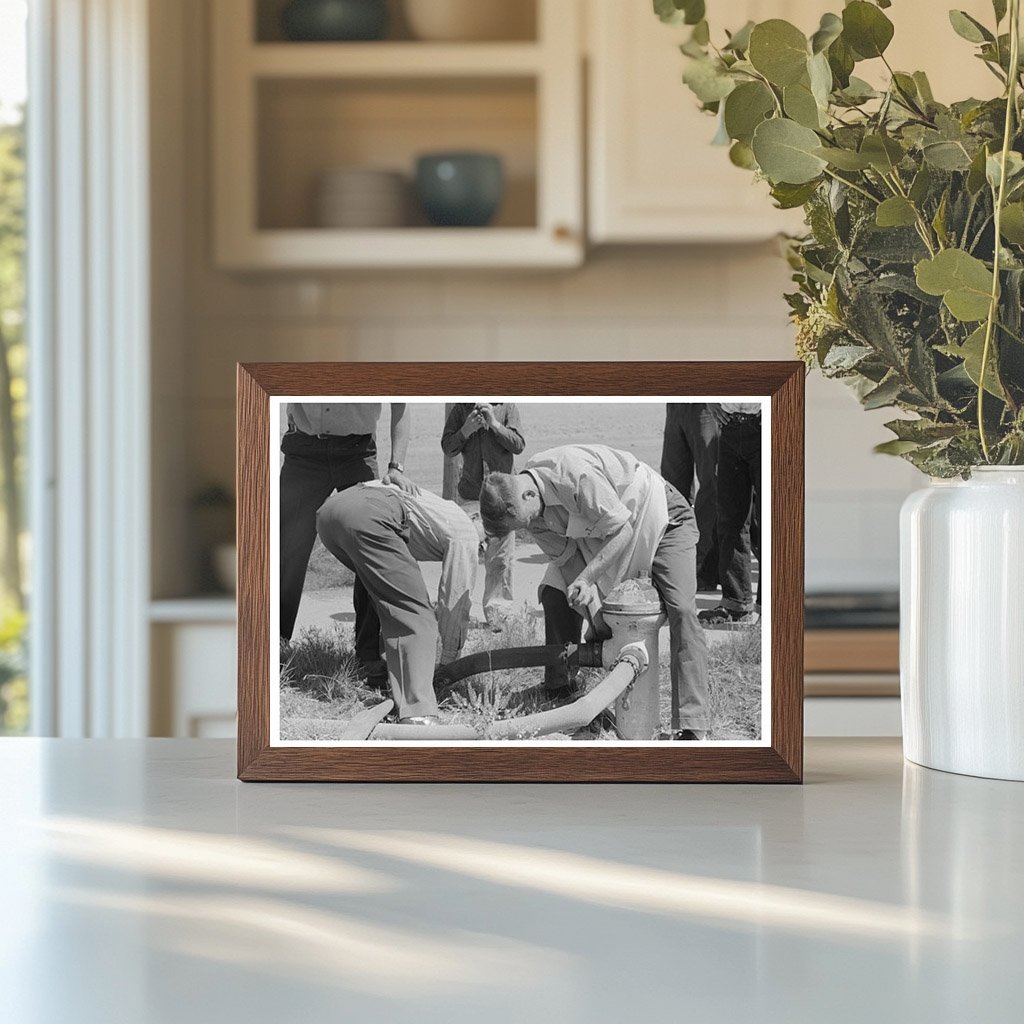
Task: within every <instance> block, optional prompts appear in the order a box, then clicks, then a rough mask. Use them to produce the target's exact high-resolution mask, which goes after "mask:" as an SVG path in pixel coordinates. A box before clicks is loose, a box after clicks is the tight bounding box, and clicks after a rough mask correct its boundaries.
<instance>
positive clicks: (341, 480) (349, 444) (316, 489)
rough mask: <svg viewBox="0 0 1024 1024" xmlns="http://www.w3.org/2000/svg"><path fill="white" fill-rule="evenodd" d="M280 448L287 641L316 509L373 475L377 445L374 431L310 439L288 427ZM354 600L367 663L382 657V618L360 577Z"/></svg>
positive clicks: (313, 531) (299, 595) (358, 637)
mask: <svg viewBox="0 0 1024 1024" xmlns="http://www.w3.org/2000/svg"><path fill="white" fill-rule="evenodd" d="M281 451H282V452H283V453H284V465H283V466H282V467H281V584H280V586H281V636H282V637H283V638H284V639H286V640H290V639H291V636H292V633H293V631H294V629H295V619H296V616H297V615H298V614H299V602H300V601H301V600H302V587H303V584H304V583H305V581H306V569H307V567H308V566H309V556H310V553H311V552H312V550H313V543H314V541H315V540H316V513H317V510H318V509H319V508H320V506H321V505H322V504H323V503H324V502H325V501H326V500H327V499H328V498H329V497H330V496H331V495H332V494H333V493H334V492H335V491H344V490H345V489H346V488H348V487H352V486H354V485H355V484H358V483H366V482H367V481H369V480H376V479H377V443H376V441H375V439H374V437H373V435H372V434H358V435H357V434H353V435H349V436H346V437H335V436H331V435H327V436H324V437H314V436H313V435H311V434H304V433H302V431H300V430H290V431H288V433H287V434H285V435H284V437H283V438H282V440H281ZM352 603H353V604H354V605H355V613H356V630H355V632H356V656H357V657H358V658H359V660H360V662H362V663H363V664H364V665H366V664H370V663H371V662H375V661H378V660H379V658H380V622H379V621H378V619H377V613H376V612H375V611H374V609H373V605H372V604H371V602H370V598H369V596H368V595H367V593H366V588H365V587H364V586H363V584H362V583H361V582H360V580H359V579H358V577H357V578H356V581H355V585H354V587H353V590H352Z"/></svg>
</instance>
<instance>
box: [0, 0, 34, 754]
mask: <svg viewBox="0 0 1024 1024" xmlns="http://www.w3.org/2000/svg"><path fill="white" fill-rule="evenodd" d="M26 15H27V3H26V0H0V734H11V733H21V732H25V731H26V730H27V728H28V724H29V702H28V678H27V660H28V659H27V654H26V636H27V594H26V579H27V566H26V561H27V559H28V557H29V546H28V537H27V531H26V526H25V522H26V517H25V507H26V502H25V470H26V465H25V425H26V418H27V411H28V407H27V406H28V392H27V387H26V371H27V362H28V359H27V350H26V344H25V273H24V269H25V105H26V33H25V21H26Z"/></svg>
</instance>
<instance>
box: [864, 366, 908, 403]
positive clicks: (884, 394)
mask: <svg viewBox="0 0 1024 1024" xmlns="http://www.w3.org/2000/svg"><path fill="white" fill-rule="evenodd" d="M901 390H902V385H901V382H900V378H899V377H898V376H897V375H896V374H893V375H892V376H891V377H887V378H886V379H885V380H884V381H882V383H881V384H879V385H878V387H876V388H875V389H874V390H872V391H869V392H868V393H867V394H866V395H865V396H864V397H863V398H862V399H861V400H860V401H861V405H863V406H864V408H865V409H869V410H870V409H882V408H884V407H885V406H887V405H893V404H894V403H895V402H896V399H897V398H899V396H900V391H901Z"/></svg>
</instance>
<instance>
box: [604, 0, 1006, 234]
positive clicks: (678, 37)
mask: <svg viewBox="0 0 1024 1024" xmlns="http://www.w3.org/2000/svg"><path fill="white" fill-rule="evenodd" d="M586 3H587V4H588V8H587V17H586V22H587V25H588V29H589V33H590V36H589V62H588V63H589V83H588V85H589V88H588V96H589V99H588V139H589V143H588V161H589V168H588V186H589V189H588V192H589V201H588V207H589V224H590V238H591V241H592V242H594V243H595V244H601V243H614V242H626V243H628V242H665V243H672V242H676V243H678V242H690V243H700V242H744V241H756V240H761V239H767V238H770V237H772V236H774V235H776V234H778V233H779V232H799V231H801V230H802V228H803V217H802V215H801V213H800V211H798V210H796V211H793V210H791V211H780V210H776V209H775V208H774V205H773V204H772V202H771V200H770V198H769V197H768V189H767V186H766V185H765V184H764V183H763V182H762V183H756V182H754V181H753V180H752V176H751V174H750V173H749V172H748V171H744V170H741V169H740V168H737V167H734V166H733V165H732V164H731V163H730V162H729V157H728V151H727V150H726V149H725V148H724V147H718V146H712V145H710V142H711V139H712V138H713V136H714V134H715V127H716V126H715V121H714V119H713V118H710V117H708V116H707V115H705V114H702V113H701V112H700V111H699V110H698V109H697V104H696V101H695V100H694V98H693V96H692V95H691V94H690V91H689V90H688V89H687V88H686V87H685V86H684V85H683V84H682V81H681V77H682V70H683V65H684V61H683V58H682V57H681V55H680V53H679V49H678V44H679V43H681V42H683V41H684V40H685V39H686V38H687V35H688V32H689V29H688V28H686V27H685V26H671V25H663V24H661V22H659V21H658V19H657V18H656V17H655V16H654V14H653V13H652V10H651V4H650V3H649V2H648V0H586ZM947 6H948V5H947ZM956 6H958V7H962V8H963V9H965V10H967V11H968V12H970V13H973V14H974V15H975V16H977V17H978V18H979V19H980V20H981V21H983V22H984V23H985V24H989V23H991V21H992V7H991V3H990V2H989V0H967V2H966V3H961V4H957V5H956ZM707 7H708V19H709V21H710V23H711V27H712V35H713V38H721V36H722V33H723V30H724V29H726V28H728V29H730V30H734V29H737V28H740V27H741V26H742V25H743V24H744V23H745V22H746V21H748V20H755V21H761V20H764V19H767V18H785V19H787V20H788V21H791V22H793V23H794V24H795V25H797V26H798V27H799V28H800V29H801V30H802V31H804V32H805V33H806V34H808V35H810V34H811V33H812V32H814V31H815V29H816V28H817V26H818V22H819V19H820V17H821V15H822V14H823V13H824V12H826V11H829V10H833V11H838V10H840V9H841V8H842V7H843V4H841V3H838V4H836V3H833V4H829V3H827V0H708V5H707ZM886 14H887V16H889V17H890V18H891V19H892V21H893V23H894V24H895V26H896V35H895V38H894V41H893V44H892V47H891V49H890V51H889V52H888V53H887V56H888V57H889V59H890V61H891V62H892V63H893V66H894V67H896V68H897V69H908V70H917V69H918V68H920V69H923V70H925V71H926V72H928V74H929V76H930V78H931V81H932V86H933V89H934V91H935V94H936V96H937V97H938V98H939V99H941V100H943V101H952V100H955V99H964V98H966V97H968V96H972V95H976V96H990V95H996V94H997V91H998V83H997V82H996V80H995V79H994V78H992V77H991V76H990V75H989V73H988V72H987V71H986V70H985V69H984V68H983V67H982V66H981V63H980V61H977V60H975V59H974V56H973V50H972V47H971V45H970V44H969V43H967V42H965V41H964V40H962V39H960V38H959V37H958V36H957V35H956V34H955V33H954V32H953V30H952V28H951V26H950V24H949V20H948V18H947V14H946V6H943V5H936V4H934V3H933V2H931V0H899V2H897V3H894V4H893V5H892V7H890V8H889V9H888V10H887V11H886ZM857 73H858V74H859V75H860V76H861V77H865V78H868V79H869V80H872V79H874V80H877V81H879V82H880V81H881V80H882V79H884V78H885V77H886V76H887V72H886V71H885V68H884V66H883V65H882V64H881V62H880V61H870V62H867V63H864V64H860V65H859V66H858V71H857Z"/></svg>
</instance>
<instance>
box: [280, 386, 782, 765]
mask: <svg viewBox="0 0 1024 1024" xmlns="http://www.w3.org/2000/svg"><path fill="white" fill-rule="evenodd" d="M270 417H271V421H270V422H271V441H272V443H271V467H270V484H271V488H270V512H271V519H270V538H271V553H270V566H271V579H270V620H271V621H270V625H271V632H272V634H274V635H272V637H271V652H272V653H271V675H272V677H271V679H270V681H269V683H270V686H271V699H270V716H271V743H272V745H275V746H319V745H325V746H332V745H338V746H345V745H352V744H362V743H376V742H388V743H393V744H394V743H397V744H402V743H410V744H417V745H419V744H424V743H427V744H431V743H433V744H438V745H465V744H508V743H511V744H521V743H530V744H538V743H543V744H560V743H588V744H608V745H611V744H623V743H628V744H648V745H652V744H664V743H672V744H678V745H692V746H702V745H718V746H726V747H733V746H735V747H739V746H763V745H765V744H766V742H767V738H768V737H770V735H771V722H770V714H771V700H770V680H771V671H770V669H771V666H770V658H771V653H770V651H771V645H770V643H769V640H770V636H771V627H770V621H768V619H769V609H770V607H771V600H770V594H769V593H768V588H769V586H770V571H769V564H770V554H771V553H770V543H768V542H765V543H762V538H770V537H771V523H770V515H771V512H770V509H771V502H770V486H771V485H770V479H769V477H770V464H771V460H770V458H769V457H765V456H766V455H767V454H768V453H766V451H765V449H766V447H767V446H768V438H769V437H770V436H771V435H770V401H769V400H767V399H766V398H756V397H755V398H752V397H750V396H743V397H741V398H731V397H729V396H706V397H701V398H699V399H695V398H692V397H687V398H686V399H684V400H679V401H671V400H669V399H667V398H664V397H659V398H649V397H646V396H645V397H644V398H642V399H637V398H623V399H608V398H600V399H588V398H579V397H573V398H556V397H552V398H538V397H537V396H532V397H529V398H527V399H525V400H519V399H516V398H514V397H508V396H506V397H494V396H487V395H482V396H455V397H452V398H451V399H447V400H441V399H438V398H433V397H432V398H430V399H420V400H417V399H415V398H407V397H404V398H403V399H402V400H401V401H397V400H396V401H391V400H389V399H388V396H375V397H373V396H371V397H368V398H367V399H366V400H363V399H362V398H353V397H349V396H346V397H344V398H323V397H319V398H313V399H310V400H302V399H294V398H291V397H289V398H276V397H275V398H272V399H271V404H270ZM275 631H276V634H275ZM275 654H276V658H275V657H274V655H275Z"/></svg>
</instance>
